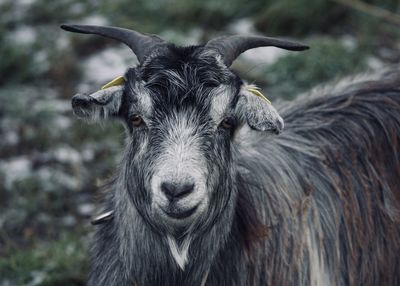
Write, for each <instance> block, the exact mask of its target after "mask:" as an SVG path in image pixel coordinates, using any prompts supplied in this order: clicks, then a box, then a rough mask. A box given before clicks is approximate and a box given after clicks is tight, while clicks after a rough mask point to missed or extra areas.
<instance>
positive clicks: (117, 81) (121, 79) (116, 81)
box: [101, 75, 125, 89]
mask: <svg viewBox="0 0 400 286" xmlns="http://www.w3.org/2000/svg"><path fill="white" fill-rule="evenodd" d="M124 83H125V78H124V77H123V76H122V75H121V76H119V77H116V78H114V79H113V80H112V81H110V82H108V83H106V84H105V85H103V86H102V87H101V89H106V88H109V87H112V86H116V85H123V84H124Z"/></svg>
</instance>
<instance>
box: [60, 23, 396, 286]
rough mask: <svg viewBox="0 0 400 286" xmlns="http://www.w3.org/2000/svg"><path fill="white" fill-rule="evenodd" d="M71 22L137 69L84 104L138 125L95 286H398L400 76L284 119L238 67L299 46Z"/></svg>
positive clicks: (112, 191)
mask: <svg viewBox="0 0 400 286" xmlns="http://www.w3.org/2000/svg"><path fill="white" fill-rule="evenodd" d="M62 28H63V29H65V30H67V31H71V32H78V33H89V34H98V35H101V36H105V37H109V38H113V39H116V40H119V41H122V42H123V43H125V44H127V45H128V46H129V47H130V48H131V49H132V50H133V52H134V53H135V54H136V56H137V58H138V60H139V65H138V66H137V67H135V68H129V69H128V70H127V72H126V74H125V75H124V77H123V78H120V79H119V80H117V83H112V84H110V85H108V86H106V88H105V89H102V90H100V91H98V92H95V93H93V94H90V95H84V94H78V95H75V96H74V97H73V98H72V106H73V110H74V113H75V114H76V115H78V116H79V117H83V118H89V119H92V120H100V119H104V118H106V117H113V118H118V119H120V120H121V121H122V122H123V123H124V126H126V130H127V132H126V133H127V140H126V150H125V153H124V156H123V158H122V162H121V165H120V169H119V171H118V173H117V175H116V178H115V179H114V180H113V182H112V184H111V185H110V187H109V189H108V191H107V195H106V198H105V209H106V210H108V211H110V210H111V211H113V216H112V217H111V216H110V215H109V214H110V213H108V215H106V216H105V217H103V218H102V221H101V222H102V223H100V224H99V226H98V227H97V231H96V234H95V243H94V248H93V254H92V263H91V271H90V274H89V285H166V286H172V285H174V286H176V285H229V286H231V285H275V286H276V285H400V190H399V186H400V162H399V159H400V157H399V147H400V143H399V142H400V69H399V68H392V69H388V70H385V71H383V72H381V73H379V74H377V75H375V77H373V78H370V79H364V80H354V81H353V82H350V83H348V84H342V85H338V86H336V87H334V88H333V89H331V90H329V89H327V90H325V91H322V90H319V91H315V92H314V94H313V95H308V96H300V97H298V98H297V99H296V100H294V101H293V102H288V103H284V104H282V105H281V107H279V108H278V110H279V113H278V111H277V109H275V108H274V107H273V106H272V105H271V104H269V102H268V101H267V100H265V98H264V97H263V96H262V95H261V94H260V92H259V91H258V90H256V88H255V87H254V86H250V85H247V84H246V83H245V82H244V81H243V80H241V79H240V78H239V76H238V75H236V74H235V73H234V72H233V71H232V70H230V68H229V67H230V65H231V64H232V62H233V61H234V60H235V59H236V58H237V57H238V56H239V55H240V54H241V53H242V52H244V51H246V50H248V49H252V48H256V47H261V46H275V47H279V48H284V49H288V50H294V51H300V50H304V49H306V48H307V47H306V46H304V45H302V44H300V43H297V42H292V41H286V40H281V39H275V38H267V37H261V36H260V37H259V36H228V37H220V38H216V39H213V40H211V41H209V42H208V43H207V44H205V45H199V46H191V47H176V46H174V45H172V44H170V43H167V42H165V41H164V40H162V39H161V38H159V37H158V36H154V35H145V34H141V33H138V32H135V31H131V30H127V29H121V28H115V27H99V26H84V25H62ZM256 95H258V96H256ZM284 122H285V131H284V132H282V130H283V125H284V124H283V123H284ZM277 134H280V135H279V136H276V135H277ZM105 218H107V219H105Z"/></svg>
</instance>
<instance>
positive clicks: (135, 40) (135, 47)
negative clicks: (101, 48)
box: [61, 24, 165, 63]
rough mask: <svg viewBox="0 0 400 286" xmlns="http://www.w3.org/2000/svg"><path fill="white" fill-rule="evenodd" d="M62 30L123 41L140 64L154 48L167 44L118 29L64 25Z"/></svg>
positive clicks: (134, 32) (148, 36) (151, 37)
mask: <svg viewBox="0 0 400 286" xmlns="http://www.w3.org/2000/svg"><path fill="white" fill-rule="evenodd" d="M61 29H63V30H65V31H68V32H74V33H82V34H96V35H100V36H104V37H107V38H111V39H114V40H117V41H121V42H123V43H124V44H126V45H127V46H128V47H130V48H131V50H132V51H133V52H134V53H135V55H136V57H137V58H138V60H139V62H140V63H143V61H144V59H145V58H146V57H147V56H148V55H149V54H150V53H151V52H152V51H153V50H154V48H156V47H157V46H161V45H162V44H164V43H165V41H164V40H163V39H161V38H159V37H157V36H155V35H145V34H141V33H139V32H136V31H133V30H128V29H123V28H117V27H103V26H92V25H68V24H62V25H61Z"/></svg>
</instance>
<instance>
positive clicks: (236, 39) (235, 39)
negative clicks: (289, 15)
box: [206, 36, 309, 67]
mask: <svg viewBox="0 0 400 286" xmlns="http://www.w3.org/2000/svg"><path fill="white" fill-rule="evenodd" d="M268 46H273V47H278V48H282V49H286V50H291V51H303V50H306V49H308V48H309V47H308V46H306V45H303V44H301V43H298V42H292V41H288V40H283V39H276V38H269V37H260V36H227V37H219V38H216V39H213V40H210V41H209V42H208V43H207V44H206V47H207V48H212V49H216V50H217V51H218V52H219V53H220V54H221V56H222V59H223V61H224V63H225V64H226V65H227V66H228V67H229V66H230V65H231V64H232V63H233V61H234V60H235V59H236V58H237V57H238V56H239V55H240V54H241V53H243V52H245V51H247V50H250V49H254V48H258V47H268Z"/></svg>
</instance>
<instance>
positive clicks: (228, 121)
mask: <svg viewBox="0 0 400 286" xmlns="http://www.w3.org/2000/svg"><path fill="white" fill-rule="evenodd" d="M221 126H222V127H223V128H225V129H231V128H233V127H234V126H235V121H234V120H233V118H230V117H227V118H225V119H224V120H222V122H221Z"/></svg>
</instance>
